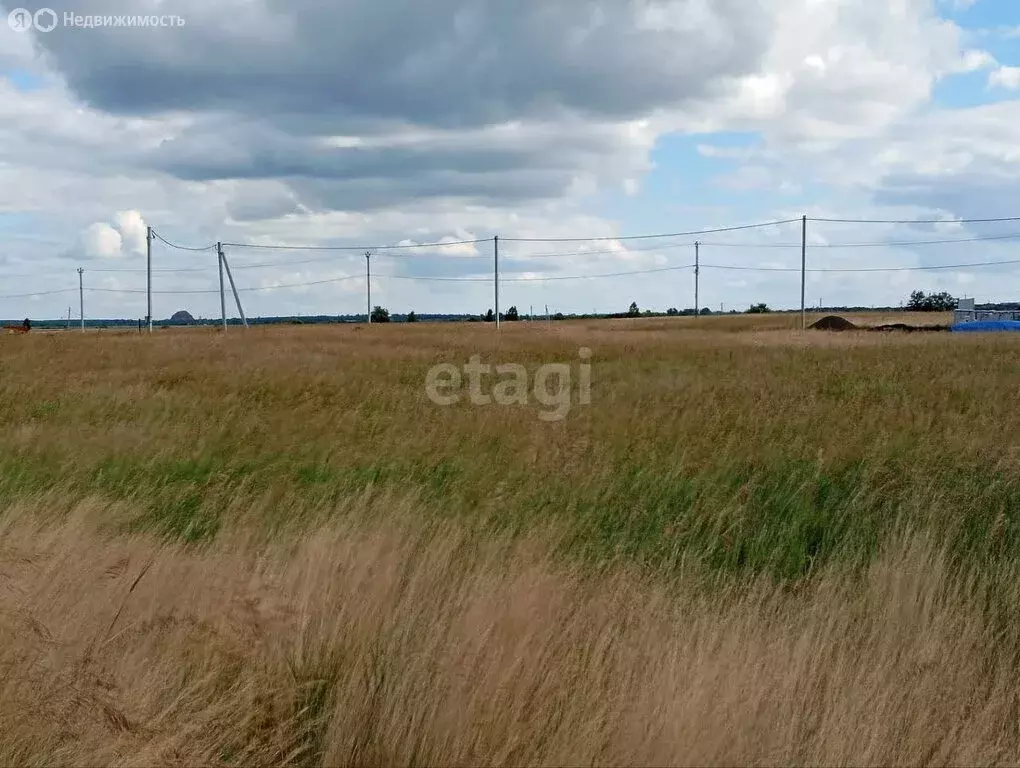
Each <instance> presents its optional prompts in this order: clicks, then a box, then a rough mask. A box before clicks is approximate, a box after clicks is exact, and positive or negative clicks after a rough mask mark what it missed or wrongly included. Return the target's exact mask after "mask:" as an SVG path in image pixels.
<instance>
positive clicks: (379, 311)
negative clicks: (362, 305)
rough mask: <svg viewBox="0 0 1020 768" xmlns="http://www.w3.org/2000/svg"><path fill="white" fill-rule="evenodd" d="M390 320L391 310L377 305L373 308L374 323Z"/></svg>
mask: <svg viewBox="0 0 1020 768" xmlns="http://www.w3.org/2000/svg"><path fill="white" fill-rule="evenodd" d="M389 321H390V311H389V310H388V309H383V308H382V307H379V306H377V307H375V308H374V309H373V310H372V322H373V323H388V322H389Z"/></svg>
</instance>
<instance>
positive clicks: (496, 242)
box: [492, 235, 499, 331]
mask: <svg viewBox="0 0 1020 768" xmlns="http://www.w3.org/2000/svg"><path fill="white" fill-rule="evenodd" d="M492 253H493V257H494V259H495V264H496V270H495V275H496V330H497V331H498V330H499V235H496V236H495V237H493V238H492Z"/></svg>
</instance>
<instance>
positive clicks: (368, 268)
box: [365, 251, 372, 325]
mask: <svg viewBox="0 0 1020 768" xmlns="http://www.w3.org/2000/svg"><path fill="white" fill-rule="evenodd" d="M365 286H366V287H367V288H368V304H367V307H366V308H367V309H368V313H367V315H368V324H369V325H371V324H372V252H371V251H365Z"/></svg>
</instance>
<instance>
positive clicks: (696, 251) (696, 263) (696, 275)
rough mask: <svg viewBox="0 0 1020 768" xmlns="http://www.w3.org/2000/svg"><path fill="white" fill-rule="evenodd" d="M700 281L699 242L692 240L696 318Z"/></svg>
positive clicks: (698, 312)
mask: <svg viewBox="0 0 1020 768" xmlns="http://www.w3.org/2000/svg"><path fill="white" fill-rule="evenodd" d="M700 281H701V243H700V242H699V241H697V240H695V241H694V318H695V319H697V318H698V317H700V316H701V312H700V311H699V310H700V306H699V304H698V301H699V297H698V289H699V288H700V287H701V286H700V285H699V283H700Z"/></svg>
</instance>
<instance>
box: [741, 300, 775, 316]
mask: <svg viewBox="0 0 1020 768" xmlns="http://www.w3.org/2000/svg"><path fill="white" fill-rule="evenodd" d="M771 311H772V310H771V309H769V305H768V304H766V303H765V302H761V303H760V304H752V305H751V308H750V309H748V310H747V314H749V315H767V314H769V313H770V312H771Z"/></svg>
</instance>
